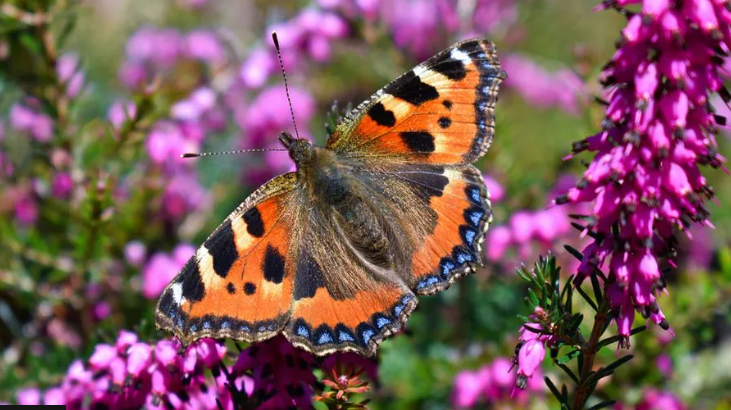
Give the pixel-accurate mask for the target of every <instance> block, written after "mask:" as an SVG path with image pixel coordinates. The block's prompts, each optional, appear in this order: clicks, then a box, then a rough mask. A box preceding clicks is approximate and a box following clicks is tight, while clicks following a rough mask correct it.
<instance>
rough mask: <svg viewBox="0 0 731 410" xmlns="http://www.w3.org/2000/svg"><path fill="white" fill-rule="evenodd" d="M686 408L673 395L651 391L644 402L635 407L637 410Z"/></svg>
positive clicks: (641, 401)
mask: <svg viewBox="0 0 731 410" xmlns="http://www.w3.org/2000/svg"><path fill="white" fill-rule="evenodd" d="M685 409H686V407H685V405H684V404H683V402H682V401H680V399H679V398H678V397H677V396H675V395H674V394H673V393H670V392H665V391H659V390H655V389H649V390H647V391H646V392H645V393H644V396H643V398H642V400H640V402H639V403H637V404H636V405H635V410H685Z"/></svg>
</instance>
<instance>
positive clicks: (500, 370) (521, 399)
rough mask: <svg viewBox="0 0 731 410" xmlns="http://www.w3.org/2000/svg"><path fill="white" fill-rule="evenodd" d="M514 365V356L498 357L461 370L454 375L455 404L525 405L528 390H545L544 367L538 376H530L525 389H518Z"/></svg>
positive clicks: (465, 406) (456, 405) (534, 391)
mask: <svg viewBox="0 0 731 410" xmlns="http://www.w3.org/2000/svg"><path fill="white" fill-rule="evenodd" d="M513 367H514V362H513V360H511V359H508V358H504V357H498V358H496V359H495V360H493V361H492V363H490V364H489V365H486V366H483V367H482V368H480V369H478V370H476V371H462V372H460V373H459V374H457V377H455V379H454V388H453V391H452V404H453V405H454V406H455V407H456V408H462V409H465V408H477V407H478V405H480V404H485V403H490V404H496V403H501V402H504V403H512V404H513V405H518V406H520V405H525V404H526V401H527V399H528V397H529V394H531V393H533V394H535V393H539V392H541V391H543V382H542V380H541V379H542V377H541V369H540V368H537V369H535V372H534V373H533V375H535V376H536V377H535V378H531V379H527V383H526V385H525V387H526V390H515V372H514V371H513ZM479 408H481V407H479Z"/></svg>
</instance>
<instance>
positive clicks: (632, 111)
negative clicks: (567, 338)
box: [557, 0, 731, 347]
mask: <svg viewBox="0 0 731 410" xmlns="http://www.w3.org/2000/svg"><path fill="white" fill-rule="evenodd" d="M635 3H642V14H641V15H640V14H636V15H634V16H633V17H632V18H630V20H629V22H628V25H627V27H626V28H625V29H624V30H623V32H622V34H623V42H622V43H621V44H620V47H619V48H618V50H617V52H616V53H615V55H614V57H613V58H612V60H611V62H610V63H609V64H608V65H607V66H606V68H605V70H604V72H603V73H602V76H601V77H602V82H603V84H604V85H605V87H606V88H607V93H606V96H607V99H608V105H607V108H606V119H605V122H604V124H605V126H604V130H603V131H602V132H600V133H598V134H596V135H594V136H592V137H589V138H587V139H586V140H584V141H580V142H578V143H575V144H574V152H580V151H583V150H588V151H593V152H595V153H596V155H595V157H594V160H593V162H592V163H591V165H590V166H589V168H588V169H587V171H586V172H585V173H584V176H583V178H582V180H581V181H579V183H578V184H577V186H576V187H575V188H572V189H571V190H569V192H568V194H567V195H566V196H563V197H560V198H559V199H558V200H557V203H565V202H570V203H573V204H577V203H592V209H591V211H590V212H589V214H590V215H588V217H589V219H588V221H587V225H588V226H587V229H591V230H593V231H594V232H595V233H596V234H597V235H596V237H597V238H598V239H596V240H595V241H594V242H592V243H590V244H589V245H588V246H586V247H585V248H584V251H583V254H584V256H583V260H582V263H581V267H580V268H579V275H578V276H577V281H578V282H580V281H581V280H583V279H584V278H585V277H586V276H587V275H589V274H593V272H594V269H595V268H599V269H602V268H603V267H604V266H605V264H608V265H609V270H608V282H607V284H605V286H606V293H607V296H608V298H609V300H610V303H611V307H612V309H613V310H614V312H615V318H616V319H615V322H616V325H617V327H618V331H619V334H620V335H621V336H623V337H624V338H625V340H623V341H622V342H621V343H620V346H624V347H626V346H628V345H629V343H628V340H627V338H628V337H629V333H630V330H631V326H632V322H633V320H634V311H635V310H636V311H638V312H639V313H640V314H642V316H643V317H644V318H646V319H649V320H651V321H653V322H655V323H657V324H659V325H660V326H661V327H662V328H664V329H668V328H669V325H668V323H667V321H666V320H665V316H664V315H663V313H662V311H661V310H660V308H659V306H658V304H657V301H656V296H657V294H658V291H659V290H662V289H663V288H664V286H665V285H664V283H665V282H664V280H663V279H662V270H661V268H662V267H664V266H665V264H668V265H670V266H674V265H675V262H674V261H673V260H672V258H673V255H674V253H675V251H674V249H673V246H674V243H675V240H674V238H673V233H674V231H675V229H676V228H683V229H684V230H686V231H687V230H688V228H690V226H691V224H692V223H694V222H695V223H696V224H697V225H700V226H711V225H710V222H708V220H707V219H708V216H709V213H708V210H707V209H706V208H705V206H704V201H705V200H706V199H710V198H711V197H712V196H713V191H712V190H711V188H710V187H708V185H707V182H706V180H705V178H704V177H703V176H702V175H701V172H700V168H699V167H700V165H710V166H711V167H714V168H720V167H722V166H723V162H724V161H725V159H724V158H723V157H721V156H720V155H719V154H718V153H717V146H716V142H715V138H714V134H715V133H716V132H717V129H718V124H717V123H716V117H714V114H713V111H712V108H711V106H710V105H709V104H708V95H709V94H713V93H719V94H721V95H726V94H727V92H726V91H724V90H723V89H722V87H723V85H722V84H723V83H722V81H721V78H720V70H721V65H722V63H721V61H722V59H721V58H719V57H718V56H716V53H717V50H720V51H721V52H723V53H728V52H729V51H730V48H729V47H730V45H731V14H730V13H729V12H728V10H726V9H725V8H724V6H723V4H722V2H713V1H710V0H690V1H687V2H670V1H665V0H644V1H641V2H640V1H636V2H635ZM606 4H609V3H606ZM615 4H617V5H619V6H620V7H621V4H618V3H616V2H615ZM650 50H652V53H650ZM650 54H652V56H650Z"/></svg>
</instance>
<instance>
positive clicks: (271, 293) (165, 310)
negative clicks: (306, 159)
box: [156, 173, 296, 344]
mask: <svg viewBox="0 0 731 410" xmlns="http://www.w3.org/2000/svg"><path fill="white" fill-rule="evenodd" d="M295 188H296V177H295V174H294V173H289V174H285V175H281V176H279V177H276V178H274V179H272V180H271V181H269V182H267V183H266V184H265V185H263V186H262V187H261V188H259V190H257V191H256V192H254V194H252V195H251V196H250V197H249V198H248V199H247V200H246V201H245V202H244V203H243V204H242V206H241V207H239V208H238V209H237V210H236V211H234V212H233V213H232V214H231V215H230V216H229V217H228V218H227V219H226V220H225V221H224V222H223V224H221V226H219V227H218V229H216V230H215V231H214V232H213V234H212V235H211V236H210V237H209V238H208V239H207V240H206V241H205V242H204V244H203V246H201V247H200V248H199V249H198V251H197V252H196V254H195V255H194V256H193V257H192V258H191V259H190V260H189V261H188V263H187V264H186V265H185V267H184V268H183V269H182V271H181V272H180V273H179V274H178V276H176V277H175V278H174V279H173V280H172V282H170V284H169V285H168V286H167V288H165V290H164V291H163V293H162V296H161V298H160V301H159V303H158V306H157V311H156V322H157V325H158V326H159V327H161V328H163V329H166V330H170V331H172V332H173V333H174V334H175V335H176V336H178V338H179V339H180V340H181V341H182V342H183V343H186V344H187V343H190V342H191V341H194V340H197V339H199V338H201V337H214V338H221V337H231V338H235V339H238V340H246V341H249V342H252V341H258V340H264V339H267V338H269V337H272V336H274V335H275V334H277V333H278V332H280V331H281V330H282V328H283V327H284V326H285V324H286V323H287V322H288V320H289V308H290V304H291V299H292V287H293V283H294V275H293V272H294V265H295V261H294V260H292V259H291V258H290V257H289V254H290V253H289V250H290V247H291V239H292V236H291V231H292V230H293V227H292V221H293V220H294V216H293V215H292V209H293V208H292V207H291V206H290V204H291V200H292V196H293V195H294V193H295Z"/></svg>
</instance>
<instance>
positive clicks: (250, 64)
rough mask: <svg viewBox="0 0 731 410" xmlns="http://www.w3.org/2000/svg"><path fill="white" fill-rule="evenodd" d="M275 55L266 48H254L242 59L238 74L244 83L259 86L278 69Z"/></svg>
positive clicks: (252, 86)
mask: <svg viewBox="0 0 731 410" xmlns="http://www.w3.org/2000/svg"><path fill="white" fill-rule="evenodd" d="M278 64H279V63H277V57H276V56H275V55H274V54H273V53H272V52H271V51H270V50H268V49H263V48H256V49H254V50H253V51H252V52H251V53H250V54H249V56H248V57H247V58H246V60H245V61H244V64H243V65H242V66H241V71H240V73H239V75H240V76H241V80H242V81H243V82H244V85H245V86H246V87H249V88H259V87H261V86H262V85H264V84H265V83H266V81H267V79H268V78H269V76H270V75H272V73H275V72H276V70H277V69H278Z"/></svg>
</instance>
